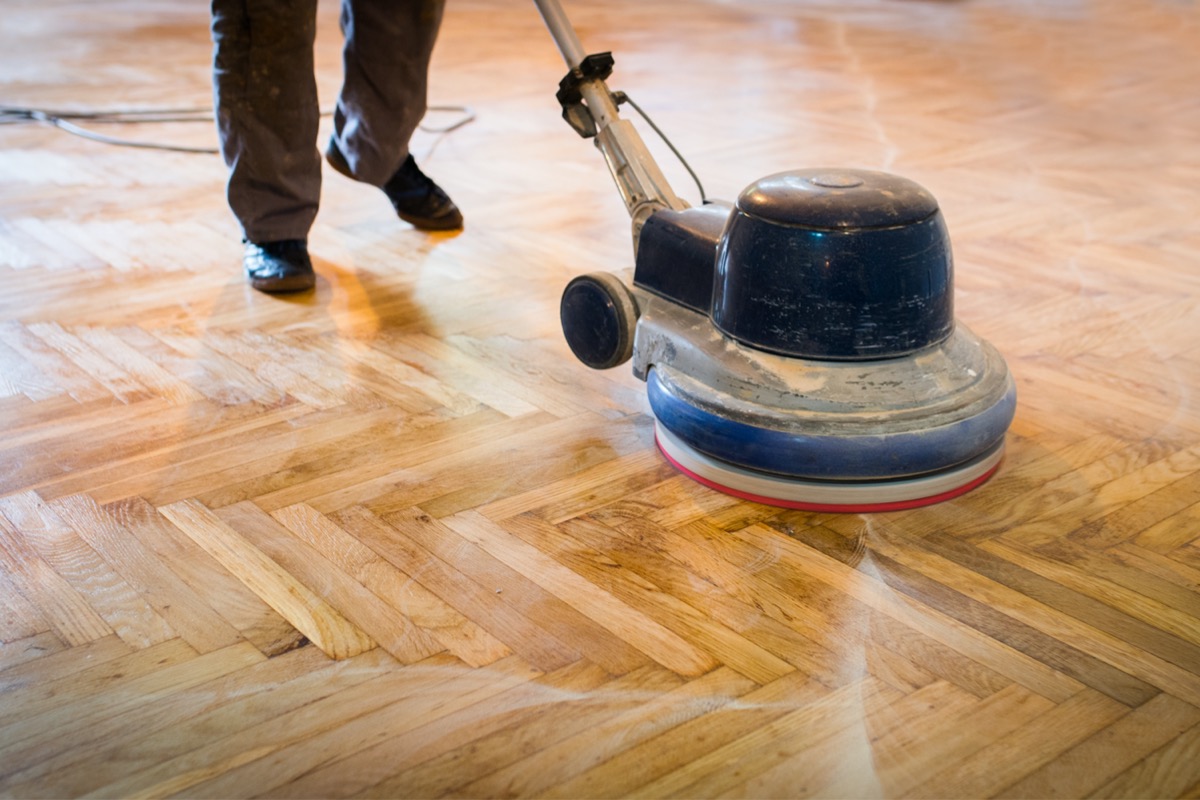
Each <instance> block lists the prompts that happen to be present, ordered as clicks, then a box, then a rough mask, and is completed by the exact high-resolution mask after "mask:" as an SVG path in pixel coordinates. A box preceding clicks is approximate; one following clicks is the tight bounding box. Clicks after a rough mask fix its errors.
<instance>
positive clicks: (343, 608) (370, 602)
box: [215, 503, 445, 664]
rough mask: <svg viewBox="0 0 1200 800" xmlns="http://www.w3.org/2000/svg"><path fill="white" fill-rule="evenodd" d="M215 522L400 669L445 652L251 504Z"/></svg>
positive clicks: (220, 514) (230, 509)
mask: <svg viewBox="0 0 1200 800" xmlns="http://www.w3.org/2000/svg"><path fill="white" fill-rule="evenodd" d="M215 514H216V516H217V517H218V518H219V519H220V520H222V521H223V522H224V523H225V524H226V525H228V526H229V527H230V528H231V529H233V530H236V531H237V532H238V534H239V535H240V536H241V537H242V538H244V539H245V540H246V541H247V542H248V543H249V544H250V545H252V546H253V547H254V548H256V549H257V550H259V551H261V552H262V553H263V554H264V555H265V556H266V557H267V558H269V559H271V561H273V562H274V563H276V564H278V565H279V566H280V567H281V568H283V569H284V570H286V572H287V573H288V574H289V575H291V576H293V577H294V578H295V579H296V580H297V581H299V582H300V583H301V584H303V585H304V586H309V587H317V589H315V590H314V593H316V592H317V591H319V593H320V594H319V596H320V598H321V600H322V601H323V602H324V603H327V604H328V605H329V606H330V607H331V608H332V609H333V610H334V611H336V612H337V613H339V614H341V615H342V617H344V618H345V619H346V621H347V622H349V623H350V624H351V625H355V626H357V627H358V628H359V629H360V630H361V631H362V632H363V633H364V634H365V635H366V636H369V637H370V638H371V640H372V641H374V642H376V643H378V644H379V646H380V647H382V648H383V649H384V650H387V651H388V652H389V653H391V654H392V657H393V658H395V659H396V660H397V661H399V662H400V663H402V664H413V663H416V662H418V661H423V660H424V659H426V658H429V657H430V656H432V655H435V654H437V653H441V652H443V651H444V650H445V648H444V647H443V646H442V645H441V643H439V642H438V641H437V640H436V639H434V638H433V637H432V636H430V635H429V634H427V633H426V632H425V631H423V630H421V629H420V628H419V627H417V626H416V625H414V624H413V622H412V621H411V620H410V619H408V617H406V616H405V615H404V614H402V613H401V612H400V610H399V609H396V608H394V607H392V606H390V605H388V604H387V603H384V602H383V601H382V600H380V599H379V597H378V596H376V595H375V594H373V593H372V592H371V591H370V590H369V589H367V588H366V587H364V586H363V585H362V584H361V583H359V582H358V581H356V580H355V579H354V578H353V577H351V576H350V575H347V574H346V573H345V572H343V571H342V570H341V569H340V568H339V567H338V566H337V565H336V564H335V563H333V562H332V561H330V560H329V559H327V558H325V557H324V556H323V555H321V553H320V552H318V551H317V550H316V549H314V548H312V547H310V546H309V545H308V544H307V543H306V542H304V541H303V540H302V539H300V538H298V537H296V536H293V535H292V534H291V532H290V531H289V530H288V529H287V528H285V527H284V526H282V525H280V524H279V523H278V522H276V521H275V520H274V519H273V518H272V517H271V516H270V515H268V514H267V513H266V512H265V511H263V510H262V509H260V508H259V507H258V506H256V505H254V504H253V503H238V504H237V505H234V506H227V507H225V508H222V509H218V510H217V511H216V512H215Z"/></svg>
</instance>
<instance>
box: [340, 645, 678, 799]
mask: <svg viewBox="0 0 1200 800" xmlns="http://www.w3.org/2000/svg"><path fill="white" fill-rule="evenodd" d="M681 683H682V680H681V679H680V678H679V676H678V675H676V674H675V673H673V672H670V671H668V670H665V669H662V668H661V667H659V666H658V665H655V664H651V665H648V666H646V667H643V668H641V669H638V670H635V671H634V672H631V673H629V674H628V675H623V676H621V677H620V678H617V679H616V680H613V681H609V682H608V683H606V684H603V685H602V686H600V687H599V688H598V689H596V690H594V691H590V692H589V691H581V692H571V693H567V694H565V696H564V695H563V694H560V693H557V692H553V691H551V692H549V693H546V694H543V695H542V697H541V698H539V702H538V706H539V713H538V714H536V715H535V716H532V717H530V718H529V721H528V723H527V724H525V725H521V726H511V725H509V726H505V727H501V728H499V729H497V730H495V731H494V732H492V733H489V734H488V735H487V736H482V737H480V738H478V739H471V740H470V741H468V742H467V743H465V744H463V745H461V746H459V747H457V748H455V749H453V750H449V751H447V752H444V753H442V754H440V755H438V756H437V757H436V758H433V759H430V760H428V761H425V762H424V763H422V764H420V765H418V766H416V767H415V768H412V769H408V770H405V771H402V772H400V773H398V774H396V775H394V776H392V777H390V778H388V779H387V780H385V781H382V782H380V783H378V784H376V785H374V786H372V787H371V788H370V789H368V790H367V791H365V792H362V793H361V796H364V797H380V798H383V797H392V796H395V795H396V794H397V793H399V794H405V795H412V796H415V797H429V796H437V795H442V794H462V793H464V792H463V787H464V784H466V783H468V782H470V781H472V780H476V779H478V778H480V777H482V776H485V775H489V774H491V773H493V772H495V771H496V770H498V769H502V768H504V767H506V766H508V765H510V764H512V763H514V762H515V761H517V760H519V759H521V758H522V757H526V756H529V755H532V754H533V753H536V752H538V751H540V750H541V749H542V748H543V747H546V746H552V745H554V744H556V743H558V742H560V741H563V740H565V739H567V738H569V737H571V736H574V735H577V734H580V733H582V732H585V731H587V730H590V729H591V728H592V727H594V726H595V725H597V724H599V723H600V722H601V721H603V720H605V719H607V718H609V717H610V716H611V715H612V714H613V713H614V709H617V710H620V711H624V710H627V709H630V708H633V707H636V706H638V705H640V704H642V703H644V702H645V701H646V699H647V698H648V697H654V696H657V695H659V694H661V693H663V692H669V691H673V690H675V689H677V688H678V687H679V686H680V684H681ZM601 698H604V699H603V700H602V699H601ZM509 721H510V722H512V721H513V720H511V718H510V720H509Z"/></svg>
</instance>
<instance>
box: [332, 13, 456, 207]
mask: <svg viewBox="0 0 1200 800" xmlns="http://www.w3.org/2000/svg"><path fill="white" fill-rule="evenodd" d="M443 6H444V2H443V0H402V1H401V2H387V1H386V0H383V1H381V0H342V32H343V34H344V35H345V46H344V48H343V53H342V58H343V69H344V78H343V84H342V90H341V93H340V94H339V96H338V101H337V106H336V108H335V109H334V116H333V136H332V137H331V139H330V142H329V149H328V150H327V152H326V158H327V159H328V160H329V163H330V164H331V165H332V166H333V167H334V168H335V169H337V170H338V171H339V172H342V173H343V174H345V175H348V176H349V177H352V178H354V179H355V180H359V181H363V182H364V183H369V184H371V185H373V186H378V187H380V188H381V189H383V190H384V192H385V193H386V194H387V196H388V198H389V199H390V200H391V201H392V205H393V206H394V207H395V208H396V211H397V213H399V215H400V216H401V217H402V218H403V219H405V220H407V221H409V222H411V223H412V224H414V225H416V226H418V227H423V228H436V229H446V228H457V227H459V226H460V225H461V224H462V215H461V214H459V212H458V209H457V208H456V207H455V206H454V203H453V202H451V200H450V198H449V197H447V196H446V194H445V193H444V192H443V191H442V190H441V189H440V188H439V187H438V186H437V184H435V183H434V182H433V181H431V180H430V179H429V178H427V177H426V176H425V175H424V174H423V173H421V171H420V170H419V169H418V168H417V166H416V163H415V162H414V161H413V160H412V157H411V156H410V155H409V152H408V145H409V139H410V138H411V137H412V134H413V132H414V131H415V130H416V129H417V126H418V125H419V124H420V122H421V118H422V117H424V116H425V110H426V95H427V86H428V76H429V59H430V57H431V56H432V54H433V46H434V43H435V42H436V40H437V34H438V28H439V27H440V25H441V20H442V11H443Z"/></svg>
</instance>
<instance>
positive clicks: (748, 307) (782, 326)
mask: <svg viewBox="0 0 1200 800" xmlns="http://www.w3.org/2000/svg"><path fill="white" fill-rule="evenodd" d="M953 270H954V264H953V258H952V256H951V252H950V240H949V236H948V234H947V232H946V225H945V223H944V222H943V220H942V215H941V212H940V211H939V210H938V205H937V201H936V200H934V198H933V196H932V195H931V194H930V193H929V192H927V191H925V190H924V189H923V188H921V187H920V186H919V185H917V184H916V183H913V182H912V181H910V180H906V179H904V178H900V177H897V176H895V175H888V174H885V173H881V172H867V171H861V170H839V171H836V172H835V171H825V170H811V171H806V172H784V173H779V174H777V175H771V176H769V177H766V178H763V179H762V180H759V181H757V182H756V183H754V184H752V185H751V186H749V187H748V188H747V189H746V190H745V191H743V192H742V194H741V196H740V197H738V200H737V205H736V207H735V208H734V210H733V212H732V213H731V214H730V217H729V222H728V225H727V226H726V228H725V232H724V235H723V236H722V237H721V240H720V243H719V246H718V249H717V256H716V279H715V283H714V288H713V298H712V320H713V323H714V324H715V325H716V326H717V327H718V328H719V329H720V330H722V331H724V332H725V333H726V334H728V335H729V336H731V337H732V338H733V339H735V340H737V341H739V342H741V343H743V344H746V345H749V346H751V347H755V348H758V349H761V350H766V351H768V352H772V353H780V354H782V355H789V356H797V357H800V358H817V359H837V360H855V361H860V360H869V359H879V358H891V357H894V356H902V355H907V354H909V353H912V352H915V351H917V350H920V349H922V348H924V347H928V346H930V345H933V344H937V343H938V342H941V341H943V340H945V339H946V338H947V337H948V336H949V335H950V333H951V331H953V329H954V301H953V292H952V285H953Z"/></svg>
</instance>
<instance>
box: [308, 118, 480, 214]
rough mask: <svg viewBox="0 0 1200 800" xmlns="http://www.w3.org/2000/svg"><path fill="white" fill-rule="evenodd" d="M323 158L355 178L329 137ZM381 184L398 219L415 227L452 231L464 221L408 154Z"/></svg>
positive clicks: (349, 176)
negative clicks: (385, 181) (393, 173)
mask: <svg viewBox="0 0 1200 800" xmlns="http://www.w3.org/2000/svg"><path fill="white" fill-rule="evenodd" d="M325 160H326V161H328V162H329V165H330V166H331V167H333V168H334V169H336V170H337V171H338V172H340V173H342V174H343V175H345V176H346V177H348V178H354V175H353V174H351V172H350V165H349V164H347V163H346V157H345V156H343V155H342V151H341V150H339V149H338V147H337V145H336V144H334V143H333V141H332V140H331V141H330V142H329V147H328V149H326V151H325ZM382 188H383V193H384V194H386V195H387V198H388V200H391V201H392V208H394V209H396V214H397V215H398V216H399V217H400V219H402V220H404V221H405V222H407V223H409V224H410V225H412V226H414V227H417V228H422V229H424V230H427V231H452V230H456V229H458V228H461V227H462V225H463V216H462V212H461V211H459V210H458V206H456V205H454V201H453V200H451V199H450V197H449V196H448V195H447V194H446V193H445V192H444V191H442V187H440V186H438V185H437V184H436V183H434V182H433V180H432V179H431V178H430V177H429V176H427V175H426V174H425V173H424V172H421V170H420V168H419V167H418V166H417V162H416V161H414V160H413V157H412V156H411V155H409V156H408V158H406V159H405V160H404V163H403V164H401V165H400V169H398V170H396V174H395V175H393V176H392V177H391V179H390V180H388V182H387V183H385V184H384V185H383V187H382Z"/></svg>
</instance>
